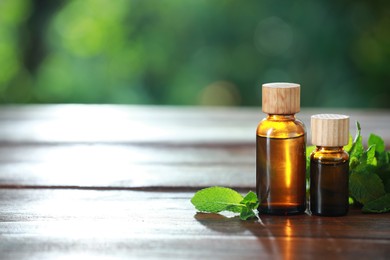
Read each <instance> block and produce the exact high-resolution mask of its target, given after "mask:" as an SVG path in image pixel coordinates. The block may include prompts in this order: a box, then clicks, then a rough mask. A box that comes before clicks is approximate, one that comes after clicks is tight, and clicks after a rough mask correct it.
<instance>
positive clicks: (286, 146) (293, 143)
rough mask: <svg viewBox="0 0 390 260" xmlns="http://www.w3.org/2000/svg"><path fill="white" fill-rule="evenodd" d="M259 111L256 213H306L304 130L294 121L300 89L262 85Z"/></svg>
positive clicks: (287, 85) (284, 85)
mask: <svg viewBox="0 0 390 260" xmlns="http://www.w3.org/2000/svg"><path fill="white" fill-rule="evenodd" d="M262 110H263V112H264V113H266V114H268V115H267V117H266V118H264V119H263V120H262V121H261V122H260V123H259V125H258V127H257V136H256V138H257V140H256V192H257V196H258V198H259V201H260V205H259V208H258V210H259V212H260V213H266V214H275V215H290V214H299V213H303V212H305V209H306V187H305V186H306V185H305V184H306V180H305V171H306V156H305V153H306V130H305V126H304V124H303V123H302V122H301V121H300V120H298V119H297V118H296V117H295V114H296V113H298V112H299V111H300V85H299V84H295V83H268V84H263V85H262Z"/></svg>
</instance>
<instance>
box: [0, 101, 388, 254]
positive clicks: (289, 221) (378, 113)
mask: <svg viewBox="0 0 390 260" xmlns="http://www.w3.org/2000/svg"><path fill="white" fill-rule="evenodd" d="M320 112H327V113H332V112H333V113H344V114H349V115H351V127H352V130H353V131H352V133H354V126H353V124H354V122H355V121H356V120H358V121H359V122H360V123H361V125H362V129H363V136H364V137H365V138H366V137H367V136H368V134H369V133H370V132H375V133H377V134H379V135H381V136H383V137H384V139H385V141H386V144H387V148H388V149H389V145H390V130H389V129H390V111H389V110H387V111H386V110H364V111H363V110H348V109H337V110H335V109H309V108H307V109H303V111H302V112H301V113H300V114H299V115H298V117H300V118H301V119H302V120H303V121H304V122H305V124H306V125H307V126H309V116H310V114H315V113H320ZM263 116H264V115H263V114H262V113H261V112H260V108H257V109H254V108H240V109H239V108H189V107H157V106H109V105H105V106H104V105H101V106H93V105H89V106H88V105H47V106H20V107H18V106H5V107H0V126H1V127H0V259H52V258H56V259H57V258H65V257H80V258H84V259H112V258H126V259H139V258H141V257H142V258H145V259H160V258H173V259H210V258H217V259H218V258H219V259H222V258H223V259H258V258H265V259H314V258H315V259H322V258H323V259H389V258H390V214H377V215H375V214H362V213H360V211H359V210H358V209H351V210H350V213H349V214H348V216H346V217H337V218H333V217H315V216H309V215H299V216H290V217H283V216H266V215H263V216H261V218H262V221H263V223H264V225H261V224H260V223H258V222H256V221H240V220H239V219H237V218H235V217H232V215H229V214H225V215H217V214H203V213H197V212H196V210H195V209H194V207H193V206H192V205H191V203H190V198H191V197H192V196H193V194H194V192H195V191H196V190H198V189H200V188H202V187H208V186H214V185H222V186H228V187H232V188H235V189H238V190H239V191H240V192H242V193H246V192H247V191H248V190H249V189H252V190H254V186H255V129H256V126H257V123H258V121H259V120H260V119H261V118H262V117H263ZM271 257H272V258H271Z"/></svg>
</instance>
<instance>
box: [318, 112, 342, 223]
mask: <svg viewBox="0 0 390 260" xmlns="http://www.w3.org/2000/svg"><path fill="white" fill-rule="evenodd" d="M311 133H312V135H311V136H312V143H313V144H314V145H316V146H317V148H316V149H315V151H313V153H312V154H311V155H310V211H311V213H312V214H314V215H320V216H343V215H346V214H347V213H348V206H349V203H348V195H349V190H348V179H349V155H348V153H347V152H346V151H344V150H343V145H346V144H347V143H348V137H349V117H348V116H345V115H335V114H320V115H314V116H312V117H311Z"/></svg>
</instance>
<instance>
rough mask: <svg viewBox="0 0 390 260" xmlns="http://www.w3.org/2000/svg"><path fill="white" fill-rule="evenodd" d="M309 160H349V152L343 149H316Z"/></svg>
mask: <svg viewBox="0 0 390 260" xmlns="http://www.w3.org/2000/svg"><path fill="white" fill-rule="evenodd" d="M310 160H311V161H312V162H317V163H325V164H326V163H344V162H347V161H348V160H349V154H348V153H347V152H346V151H344V150H339V151H323V150H319V149H316V150H314V151H313V152H312V153H311V155H310Z"/></svg>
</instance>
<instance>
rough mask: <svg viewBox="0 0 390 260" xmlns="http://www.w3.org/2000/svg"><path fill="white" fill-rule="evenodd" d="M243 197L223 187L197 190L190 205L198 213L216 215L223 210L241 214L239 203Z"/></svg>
mask: <svg viewBox="0 0 390 260" xmlns="http://www.w3.org/2000/svg"><path fill="white" fill-rule="evenodd" d="M242 199H243V197H242V195H241V194H240V193H238V192H236V191H235V190H232V189H229V188H224V187H218V186H215V187H210V188H205V189H202V190H199V191H197V192H196V193H195V195H194V197H192V199H191V203H192V204H193V205H194V206H195V208H196V209H197V210H199V211H203V212H211V213H218V212H221V211H224V210H230V211H233V212H237V213H239V212H241V209H240V204H239V203H240V201H242Z"/></svg>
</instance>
